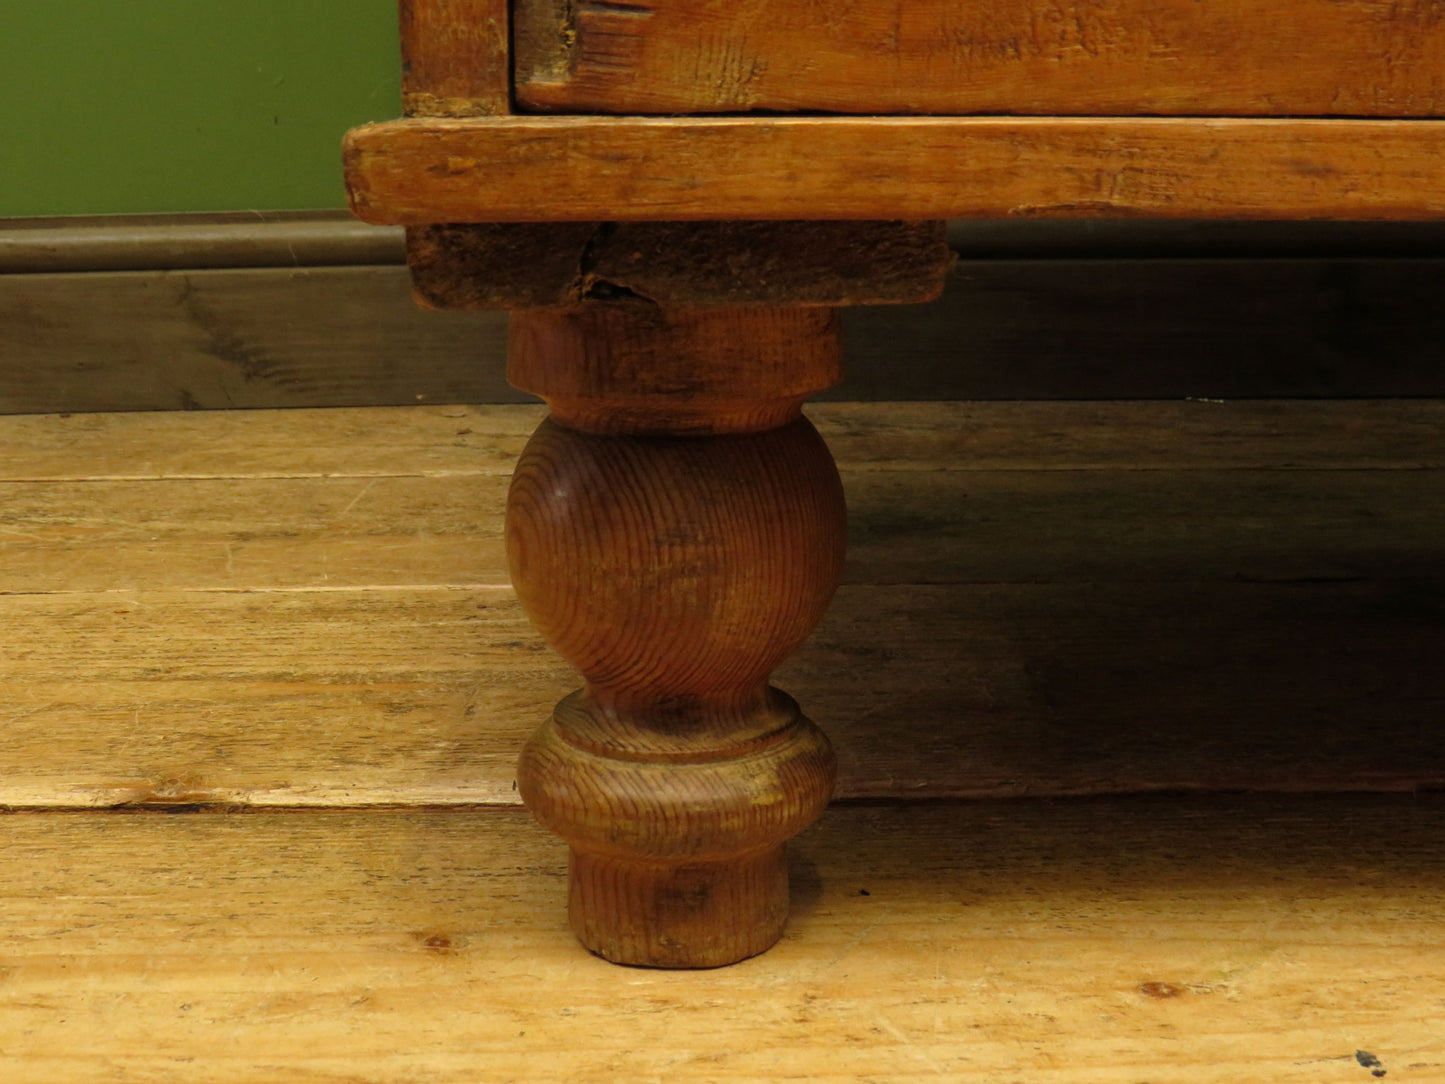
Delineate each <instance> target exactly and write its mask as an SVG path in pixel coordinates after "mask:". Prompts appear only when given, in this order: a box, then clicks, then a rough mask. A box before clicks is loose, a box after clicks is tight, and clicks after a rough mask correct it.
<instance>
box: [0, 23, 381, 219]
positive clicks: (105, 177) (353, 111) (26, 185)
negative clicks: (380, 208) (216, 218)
mask: <svg viewBox="0 0 1445 1084" xmlns="http://www.w3.org/2000/svg"><path fill="white" fill-rule="evenodd" d="M399 65H400V60H399V54H398V47H397V31H396V2H395V0H0V217H4V216H9V215H71V214H112V213H114V214H124V213H132V212H166V211H230V210H250V209H255V210H283V209H288V208H293V209H302V208H305V209H311V208H325V207H341V206H344V205H345V196H344V193H343V190H342V186H341V164H340V140H341V134H342V132H344V131H345V130H346V129H347V128H349V127H351V126H352V125H355V124H360V123H362V122H363V121H367V120H384V119H387V118H390V117H395V116H397V115H399V113H400V111H401V95H400V90H399Z"/></svg>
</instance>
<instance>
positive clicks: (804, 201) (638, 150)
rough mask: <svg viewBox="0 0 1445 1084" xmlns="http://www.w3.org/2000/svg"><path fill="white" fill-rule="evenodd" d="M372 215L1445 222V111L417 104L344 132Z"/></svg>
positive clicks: (422, 220)
mask: <svg viewBox="0 0 1445 1084" xmlns="http://www.w3.org/2000/svg"><path fill="white" fill-rule="evenodd" d="M345 159H346V180H347V188H348V190H349V192H350V195H351V205H352V209H353V210H354V211H355V212H356V214H357V215H358V216H359V217H361V218H363V219H365V220H366V221H368V222H373V223H377V224H382V225H388V224H389V225H421V224H428V223H435V222H505V221H513V222H540V221H564V220H583V221H586V220H599V219H600V220H622V219H625V220H644V219H664V220H674V221H677V220H706V219H729V218H735V219H809V218H822V219H894V218H901V219H915V220H923V219H942V218H1003V217H1020V216H1023V217H1061V218H1099V217H1109V216H1130V215H1145V216H1149V217H1154V218H1254V219H1302V218H1337V219H1410V220H1420V219H1440V218H1445V169H1442V167H1441V163H1442V162H1445V122H1442V121H1430V120H1427V121H1411V120H1318V119H1285V118H1243V117H1240V118H1199V117H788V118H760V117H727V118H712V117H667V118H661V117H588V116H574V117H517V116H502V117H468V118H465V119H449V118H433V117H416V118H411V119H408V120H398V121H389V122H387V123H384V124H372V125H367V126H365V127H362V128H357V129H354V130H352V132H351V133H350V134H349V135H348V136H347V140H346V146H345Z"/></svg>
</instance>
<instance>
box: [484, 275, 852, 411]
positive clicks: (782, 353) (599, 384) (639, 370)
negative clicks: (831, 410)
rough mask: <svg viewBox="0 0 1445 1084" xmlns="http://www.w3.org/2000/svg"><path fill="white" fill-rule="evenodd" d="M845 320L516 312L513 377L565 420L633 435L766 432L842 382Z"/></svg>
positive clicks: (775, 311)
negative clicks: (842, 326)
mask: <svg viewBox="0 0 1445 1084" xmlns="http://www.w3.org/2000/svg"><path fill="white" fill-rule="evenodd" d="M842 363H843V358H842V346H841V344H840V342H839V340H838V316H837V313H836V312H835V311H833V310H832V309H827V308H809V307H802V306H779V307H765V306H757V307H746V308H685V309H659V308H657V307H656V306H653V305H648V304H646V303H645V302H644V303H640V304H618V305H604V306H597V307H594V308H586V309H538V310H535V311H521V312H515V313H513V314H512V318H511V323H510V335H509V337H508V342H507V381H508V383H510V384H512V385H513V386H514V387H517V388H520V389H521V390H523V391H526V392H530V393H531V394H533V395H537V396H540V397H541V398H542V399H543V400H545V401H546V403H547V407H548V410H549V411H550V416H551V417H552V418H555V419H556V420H557V422H558V423H559V424H562V425H565V426H567V427H568V428H571V429H578V430H582V431H584V432H587V433H598V434H603V433H610V434H616V435H619V436H621V435H627V436H682V435H697V436H702V435H712V436H716V435H720V434H727V433H738V434H741V433H757V432H761V431H764V430H768V429H775V428H778V427H779V426H783V425H786V424H788V423H790V422H792V421H794V420H795V419H796V418H797V417H798V413H799V411H800V410H801V409H802V405H803V402H804V400H806V399H807V398H808V397H809V396H810V395H813V394H815V393H816V392H819V391H822V390H823V389H825V388H829V387H832V386H833V385H834V384H836V383H838V381H839V379H841V377H842Z"/></svg>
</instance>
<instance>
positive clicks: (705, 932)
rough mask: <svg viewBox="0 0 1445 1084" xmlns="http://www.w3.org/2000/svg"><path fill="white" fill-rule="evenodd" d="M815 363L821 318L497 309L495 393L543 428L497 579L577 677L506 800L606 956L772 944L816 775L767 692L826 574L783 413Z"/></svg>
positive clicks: (827, 534)
mask: <svg viewBox="0 0 1445 1084" xmlns="http://www.w3.org/2000/svg"><path fill="white" fill-rule="evenodd" d="M838 362H839V349H838V325H837V319H836V315H835V313H834V312H833V310H831V309H820V308H803V307H796V306H787V307H771V308H687V309H663V308H659V307H658V306H657V305H655V304H649V303H640V302H637V301H632V302H626V303H617V304H613V305H607V306H599V307H594V308H588V309H577V310H567V309H542V310H535V311H531V312H518V313H514V314H513V318H512V336H511V346H510V352H509V357H508V377H509V379H510V380H511V381H512V383H514V384H516V385H517V386H518V387H521V388H524V389H526V390H528V391H532V392H534V393H536V394H539V395H541V396H542V397H543V398H544V399H545V400H546V402H547V405H548V407H549V410H550V414H549V416H548V418H547V419H546V420H545V421H544V422H543V423H542V424H541V426H539V427H538V429H537V432H536V434H535V435H534V436H533V437H532V439H531V441H529V442H528V444H527V448H526V449H525V450H524V451H523V453H522V456H521V458H520V459H519V460H518V463H517V470H516V472H515V474H513V476H512V483H511V487H510V489H509V491H508V495H507V520H506V537H507V564H508V567H509V569H510V572H511V579H512V582H513V584H514V585H515V587H516V590H517V597H518V598H519V599H520V600H521V602H522V604H523V606H524V607H525V608H526V610H527V612H528V613H529V614H530V615H531V616H532V618H533V620H534V621H535V622H536V624H537V626H538V628H539V630H540V631H541V632H542V634H543V635H544V636H545V637H546V638H547V640H548V641H549V642H550V643H551V644H552V645H553V646H554V647H555V648H556V649H557V651H558V653H559V654H560V655H561V656H562V657H563V658H565V659H567V660H568V661H569V662H571V663H572V664H573V665H574V666H576V667H577V669H578V670H579V671H580V672H581V674H582V677H583V679H584V681H585V685H584V687H583V689H582V690H581V691H579V692H577V693H575V694H573V695H572V696H569V697H567V698H566V699H565V700H563V701H562V702H561V703H560V704H559V705H558V706H557V709H556V711H554V712H553V714H552V718H551V719H550V720H548V722H547V723H545V724H544V725H543V726H542V728H541V729H540V730H539V731H538V732H537V734H536V735H535V736H534V737H533V738H532V739H531V740H530V741H529V742H528V743H527V746H526V748H525V749H524V751H523V753H522V759H521V761H520V763H519V764H518V767H517V788H518V791H519V793H520V794H521V796H522V799H523V800H524V801H525V802H526V803H527V807H528V808H529V809H531V810H532V812H533V814H534V815H535V816H536V817H537V819H538V820H539V821H540V822H541V823H542V824H544V825H546V826H547V827H548V828H549V829H550V830H551V831H553V832H554V833H556V834H557V835H559V836H561V837H562V838H563V839H565V840H566V841H567V843H568V846H569V848H570V850H571V856H572V857H571V862H570V869H571V872H570V875H569V880H570V884H571V889H570V892H569V904H568V907H569V912H570V914H571V917H572V927H573V929H574V930H575V932H576V933H577V936H578V938H579V939H580V940H581V941H582V943H583V944H584V945H586V946H587V948H589V949H590V950H591V951H593V952H595V953H597V954H599V955H601V956H603V957H604V958H606V959H609V960H612V961H614V962H617V963H626V964H640V965H646V966H651V967H718V966H721V965H724V964H730V963H735V962H736V961H738V960H741V959H745V958H747V957H749V956H754V955H756V954H758V953H760V952H763V951H764V950H766V949H767V948H768V947H769V946H771V945H772V944H774V943H775V942H776V941H777V939H778V938H779V937H780V936H781V935H782V930H783V925H784V923H785V922H786V920H787V913H788V886H787V867H786V861H785V857H784V845H785V842H786V841H787V840H788V839H790V838H792V837H793V836H795V835H796V834H797V833H798V832H799V831H801V830H802V829H803V828H804V827H806V826H807V825H809V824H811V823H812V822H813V821H814V820H816V819H817V818H818V817H819V816H820V815H821V814H822V811H823V809H824V808H825V807H826V806H827V803H828V801H829V799H830V798H831V796H832V793H833V785H834V780H835V776H836V759H835V757H834V755H833V750H832V747H831V746H830V744H829V743H828V739H827V738H826V737H824V736H823V734H822V732H821V731H819V730H818V728H817V727H816V726H814V725H813V723H812V722H811V721H810V720H809V719H808V718H807V717H806V716H804V715H803V714H802V713H801V712H800V711H799V709H798V705H797V704H796V703H795V702H794V701H793V700H791V699H790V698H789V697H788V696H786V695H785V694H783V693H781V692H779V691H777V690H776V689H773V688H771V687H770V685H769V683H768V678H769V675H770V674H771V673H772V671H773V670H774V669H776V668H777V666H778V664H779V663H780V662H781V661H782V660H783V659H784V658H786V657H787V656H788V655H789V654H790V653H792V651H794V650H795V649H796V648H797V647H798V646H799V645H800V644H801V643H802V642H803V641H804V640H805V639H806V638H807V636H808V634H809V632H811V631H812V629H813V627H814V626H815V625H817V623H818V621H819V620H820V619H821V618H822V616H823V614H824V612H825V611H826V610H827V606H828V602H829V600H830V599H831V598H832V595H833V592H834V590H835V589H836V587H837V584H838V580H839V577H840V575H841V572H842V567H843V546H844V541H845V536H846V532H847V524H846V518H845V511H844V506H843V487H842V483H841V481H840V479H839V477H838V470H837V468H836V467H835V466H834V464H833V459H832V457H831V456H830V455H829V453H828V447H827V445H826V444H825V443H824V442H823V440H822V438H821V437H820V436H819V435H818V432H817V430H816V429H814V428H813V426H812V425H811V424H810V423H809V422H808V421H807V420H806V419H805V418H803V417H801V416H800V414H799V410H800V408H801V406H802V402H803V400H804V399H805V398H806V397H807V396H808V395H809V394H810V393H812V392H813V391H816V390H818V389H819V388H823V387H827V386H829V385H830V384H832V383H834V382H835V381H836V379H837V376H838Z"/></svg>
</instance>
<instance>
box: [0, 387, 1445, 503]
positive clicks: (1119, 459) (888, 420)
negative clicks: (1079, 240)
mask: <svg viewBox="0 0 1445 1084" xmlns="http://www.w3.org/2000/svg"><path fill="white" fill-rule="evenodd" d="M545 414H546V410H545V408H544V407H542V406H540V405H536V404H534V405H531V406H469V407H468V406H414V407H406V408H389V407H384V408H383V407H353V408H344V409H328V410H300V409H298V410H285V411H240V410H237V411H213V412H208V413H198V412H194V411H161V412H155V413H139V412H138V413H130V414H74V415H69V416H60V415H54V414H49V415H16V416H10V417H7V418H5V419H3V420H0V480H4V481H7V482H80V481H92V482H124V481H134V480H151V481H160V480H164V479H170V480H172V481H175V482H180V481H182V480H185V479H190V480H206V479H237V480H241V479H280V478H297V479H310V478H319V477H327V478H335V479H351V478H361V479H370V478H375V477H388V478H390V477H397V478H430V477H454V476H467V475H488V476H493V477H502V478H505V477H508V476H510V475H511V473H512V470H513V468H514V467H515V465H516V458H517V456H518V454H520V452H521V451H522V448H523V447H524V446H525V445H526V443H527V438H528V437H530V436H531V434H532V432H533V431H534V430H535V429H536V428H537V424H538V423H539V422H540V421H541V420H542V418H543V417H544V416H545ZM808 416H809V417H810V418H811V419H812V420H813V422H814V423H815V424H816V425H817V426H818V429H819V431H820V432H821V433H822V434H823V435H824V437H825V439H826V440H827V442H828V446H829V448H830V449H832V452H833V456H834V458H835V459H836V460H837V462H838V464H839V466H840V468H841V469H842V470H843V472H844V473H845V475H848V476H852V475H855V474H858V473H861V472H865V471H866V472H874V471H921V472H927V473H929V474H933V473H934V472H939V471H964V472H972V471H1010V472H1019V471H1054V470H1062V471H1080V470H1109V471H1121V472H1131V471H1136V470H1141V471H1158V470H1176V471H1193V472H1209V471H1228V470H1240V469H1244V470H1253V471H1265V470H1268V471H1295V470H1304V471H1310V470H1316V471H1334V470H1355V471H1360V470H1376V471H1390V470H1418V469H1422V468H1440V467H1445V445H1442V444H1441V442H1440V433H1441V431H1442V429H1445V402H1442V401H1440V400H1432V399H1394V400H1391V399H1369V400H1339V399H1336V400H1297V401H1291V400H1280V399H1272V400H1256V401H1248V400H1238V401H1231V402H1201V401H1193V402H1156V401H1150V400H1139V401H1127V402H986V403H886V404H885V403H813V404H811V405H810V406H809V407H808ZM1132 480H1133V479H1132V478H1131V477H1130V476H1129V475H1127V474H1125V475H1124V476H1123V477H1121V479H1120V481H1121V484H1127V483H1129V482H1131V481H1132ZM1224 481H1226V482H1227V481H1228V476H1226V477H1225V479H1224ZM98 492H99V489H97V493H98ZM242 503H243V504H244V502H242Z"/></svg>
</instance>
